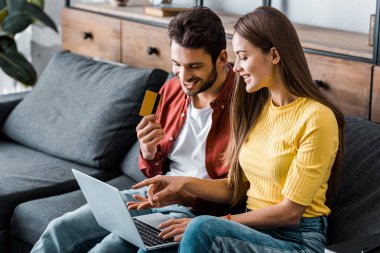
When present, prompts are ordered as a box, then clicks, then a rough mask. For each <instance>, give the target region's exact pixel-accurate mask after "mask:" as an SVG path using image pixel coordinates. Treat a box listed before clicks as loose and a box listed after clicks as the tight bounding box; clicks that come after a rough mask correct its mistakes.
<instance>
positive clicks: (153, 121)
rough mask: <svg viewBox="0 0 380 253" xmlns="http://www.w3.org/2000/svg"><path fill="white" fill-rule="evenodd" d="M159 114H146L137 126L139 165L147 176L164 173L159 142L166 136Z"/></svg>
mask: <svg viewBox="0 0 380 253" xmlns="http://www.w3.org/2000/svg"><path fill="white" fill-rule="evenodd" d="M157 117H158V116H157V115H156V114H152V115H148V116H145V117H144V118H143V119H142V120H141V121H140V123H139V124H138V125H137V127H136V132H137V138H138V139H139V143H140V155H139V167H140V169H141V170H142V172H143V173H144V175H145V176H147V177H153V176H156V175H159V174H162V171H163V164H162V163H163V160H162V159H161V155H160V154H161V152H160V146H159V143H160V141H162V140H163V139H164V137H165V135H164V134H165V133H164V130H163V129H162V127H161V124H160V123H159V122H158V121H157Z"/></svg>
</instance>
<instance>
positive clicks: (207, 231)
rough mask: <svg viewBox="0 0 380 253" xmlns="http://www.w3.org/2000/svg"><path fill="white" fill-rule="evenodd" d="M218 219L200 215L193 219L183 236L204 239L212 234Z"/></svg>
mask: <svg viewBox="0 0 380 253" xmlns="http://www.w3.org/2000/svg"><path fill="white" fill-rule="evenodd" d="M219 221H220V218H217V217H213V216H207V215H202V216H198V217H196V218H194V219H193V220H192V221H191V222H190V223H189V225H188V226H187V228H186V231H185V235H187V236H189V237H195V236H196V237H201V238H206V237H207V236H211V235H213V234H214V231H215V228H216V227H217V226H218V223H219Z"/></svg>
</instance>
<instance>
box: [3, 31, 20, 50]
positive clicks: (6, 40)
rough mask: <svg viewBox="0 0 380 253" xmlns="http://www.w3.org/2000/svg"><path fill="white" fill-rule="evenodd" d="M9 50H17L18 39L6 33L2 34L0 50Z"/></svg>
mask: <svg viewBox="0 0 380 253" xmlns="http://www.w3.org/2000/svg"><path fill="white" fill-rule="evenodd" d="M7 50H16V51H17V45H16V41H15V40H14V39H13V38H11V37H9V36H6V35H3V36H0V52H4V51H7Z"/></svg>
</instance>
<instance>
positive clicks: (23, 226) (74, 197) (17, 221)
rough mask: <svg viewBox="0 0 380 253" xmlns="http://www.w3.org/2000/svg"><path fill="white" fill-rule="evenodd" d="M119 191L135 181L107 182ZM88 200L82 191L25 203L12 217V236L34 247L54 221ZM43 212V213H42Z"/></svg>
mask: <svg viewBox="0 0 380 253" xmlns="http://www.w3.org/2000/svg"><path fill="white" fill-rule="evenodd" d="M107 183H108V184H110V185H113V186H115V187H116V188H118V189H119V190H124V189H129V188H130V187H131V186H132V185H133V184H135V183H136V181H135V180H132V179H131V178H129V177H127V176H124V175H123V176H119V177H117V178H114V179H112V180H109V181H108V182H107ZM85 203H86V200H85V199H84V197H83V194H82V192H81V191H80V190H78V191H74V192H70V193H66V194H62V195H58V196H54V197H49V198H44V199H37V200H33V201H29V202H25V203H23V204H21V205H19V206H18V207H17V208H16V210H15V212H14V215H13V217H12V223H11V234H12V236H14V237H16V238H17V239H19V240H21V241H24V242H27V243H29V244H30V245H31V247H32V245H34V244H35V243H36V241H37V240H38V238H39V237H40V236H41V234H42V233H43V231H44V230H45V229H46V227H47V225H48V224H49V222H50V221H52V220H53V219H55V218H57V217H60V216H62V215H63V214H64V213H66V212H70V211H73V210H75V209H77V208H79V207H80V206H82V205H84V204H85ZM41 210H43V211H41Z"/></svg>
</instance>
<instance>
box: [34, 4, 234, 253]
mask: <svg viewBox="0 0 380 253" xmlns="http://www.w3.org/2000/svg"><path fill="white" fill-rule="evenodd" d="M168 29H169V36H170V39H171V58H172V62H173V68H172V70H173V73H174V74H175V76H176V78H173V79H171V80H169V81H168V82H167V83H166V84H165V85H164V86H163V87H162V89H161V91H160V93H161V95H162V101H161V106H160V108H159V111H158V113H157V115H149V116H146V117H144V118H143V119H142V120H141V122H140V124H139V125H138V126H137V128H136V131H137V137H138V139H139V142H140V149H141V152H140V158H139V165H140V168H141V170H142V172H143V173H144V174H145V175H146V176H147V177H152V176H155V175H158V174H166V175H186V176H193V177H200V178H212V179H217V178H222V177H225V176H226V174H227V170H226V168H224V167H223V163H222V161H221V159H220V158H221V155H222V153H223V151H224V150H225V148H226V146H227V144H228V128H229V122H228V119H229V95H230V94H231V92H232V91H233V86H234V80H235V75H234V73H233V71H232V68H231V65H229V64H228V63H227V52H226V38H225V33H224V28H223V25H222V23H221V20H220V19H219V17H218V16H217V15H216V14H215V13H214V12H212V11H211V10H210V9H208V8H202V7H198V8H193V9H191V10H190V11H187V12H184V13H181V14H179V15H177V16H176V17H175V18H174V19H173V20H172V21H171V22H170V24H169V27H168ZM122 193H123V195H124V197H125V199H126V200H127V201H129V208H130V209H136V208H137V207H138V206H140V207H141V202H136V200H135V199H134V198H133V197H135V198H136V199H137V200H139V201H142V203H146V202H145V201H146V199H145V198H144V197H141V196H146V189H143V190H142V191H141V190H140V191H138V190H126V191H124V192H122ZM179 194H181V197H182V201H181V204H182V206H179V205H169V204H171V203H170V202H168V203H161V206H164V205H165V207H162V208H152V209H150V210H131V214H132V215H141V214H144V213H150V212H161V213H164V214H168V215H171V216H172V217H173V219H171V220H170V221H169V222H166V223H165V224H162V225H163V227H166V230H165V234H167V235H170V236H174V237H175V240H177V241H179V240H180V239H181V236H182V233H183V231H184V229H185V228H186V226H187V224H188V223H189V222H190V220H191V218H192V217H195V216H196V215H197V214H198V213H205V212H204V211H206V210H207V211H208V213H210V210H211V211H214V212H212V214H215V215H220V214H222V213H223V212H222V213H220V212H219V213H217V212H216V210H217V209H221V208H220V206H218V205H216V204H213V203H210V202H207V201H206V200H202V199H196V198H194V197H193V196H191V195H189V194H187V193H186V192H181V193H179ZM224 210H226V209H224ZM226 212H227V211H226ZM174 218H175V219H174ZM137 250H138V249H137V248H136V247H135V246H133V245H132V244H130V243H129V242H126V241H124V240H123V239H121V238H119V237H117V236H116V235H114V234H112V233H111V234H110V233H109V232H108V231H106V230H104V229H103V228H101V227H100V226H99V225H98V224H97V222H96V220H95V218H94V216H93V215H92V213H91V210H90V209H89V207H88V205H85V206H83V207H81V208H79V209H78V210H76V211H74V212H71V213H67V214H65V215H63V216H62V217H60V218H58V219H55V220H54V221H52V222H51V223H50V224H49V226H48V228H47V229H46V231H45V232H44V233H43V235H42V237H41V238H40V240H39V241H38V242H37V243H36V245H35V246H34V248H33V250H32V252H84V251H85V252H87V251H90V252H107V251H109V252H136V251H137ZM168 251H169V250H168V249H165V252H168Z"/></svg>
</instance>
